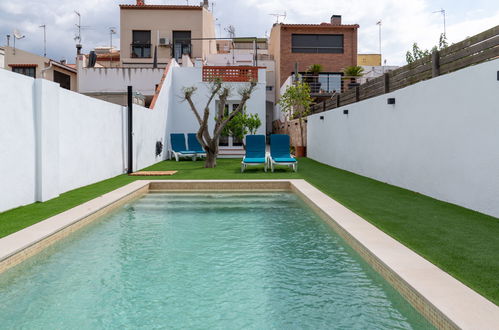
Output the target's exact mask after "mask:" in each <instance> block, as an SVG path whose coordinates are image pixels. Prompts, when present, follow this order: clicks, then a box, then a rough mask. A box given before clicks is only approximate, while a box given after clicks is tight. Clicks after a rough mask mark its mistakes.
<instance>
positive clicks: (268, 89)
mask: <svg viewBox="0 0 499 330" xmlns="http://www.w3.org/2000/svg"><path fill="white" fill-rule="evenodd" d="M265 89H266V90H267V91H271V90H272V89H273V86H265Z"/></svg>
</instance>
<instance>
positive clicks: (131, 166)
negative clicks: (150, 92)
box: [127, 86, 133, 174]
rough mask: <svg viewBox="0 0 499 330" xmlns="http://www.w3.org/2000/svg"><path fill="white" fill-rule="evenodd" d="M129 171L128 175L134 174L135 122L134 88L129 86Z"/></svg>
mask: <svg viewBox="0 0 499 330" xmlns="http://www.w3.org/2000/svg"><path fill="white" fill-rule="evenodd" d="M127 91H128V169H127V173H128V174H130V173H132V172H133V154H132V153H133V133H132V132H133V122H132V109H133V93H132V86H128V90H127Z"/></svg>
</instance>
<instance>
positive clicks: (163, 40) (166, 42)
mask: <svg viewBox="0 0 499 330" xmlns="http://www.w3.org/2000/svg"><path fill="white" fill-rule="evenodd" d="M169 44H170V39H168V38H159V45H160V46H168V45H169Z"/></svg>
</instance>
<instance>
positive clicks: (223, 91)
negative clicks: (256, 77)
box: [183, 79, 257, 168]
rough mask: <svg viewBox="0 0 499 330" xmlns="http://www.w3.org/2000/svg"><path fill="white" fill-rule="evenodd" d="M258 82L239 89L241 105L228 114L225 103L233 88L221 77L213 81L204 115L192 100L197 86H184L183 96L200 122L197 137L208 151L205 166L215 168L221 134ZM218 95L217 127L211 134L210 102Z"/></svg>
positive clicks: (240, 110)
mask: <svg viewBox="0 0 499 330" xmlns="http://www.w3.org/2000/svg"><path fill="white" fill-rule="evenodd" d="M256 84H257V82H256V81H251V82H250V83H249V84H248V85H246V86H245V87H243V88H241V89H240V90H239V95H240V96H241V100H240V101H239V102H238V103H239V106H238V107H237V108H236V109H235V110H233V111H232V112H230V113H229V114H228V115H226V114H225V113H224V112H225V105H226V104H227V99H228V98H229V96H230V95H231V89H230V87H228V86H226V85H224V84H223V83H222V81H221V80H220V79H216V80H214V81H213V82H212V83H211V86H210V87H211V88H210V97H209V98H208V101H207V102H206V105H205V107H204V112H203V114H202V115H201V114H200V113H199V111H198V110H197V108H196V105H195V104H194V102H193V101H192V96H193V95H194V93H195V92H196V90H197V88H196V87H186V88H184V90H183V93H184V95H183V98H184V100H186V101H187V102H188V103H189V106H190V107H191V110H192V112H193V113H194V116H195V117H196V119H197V121H198V123H199V130H198V132H197V134H196V137H197V139H198V141H199V143H200V144H201V146H203V149H204V150H205V151H206V162H205V164H204V167H206V168H214V167H215V166H217V156H218V142H219V140H220V135H221V134H222V131H223V129H224V127H225V125H227V123H228V122H230V121H231V120H232V118H234V116H236V115H237V114H238V113H241V112H242V111H243V109H244V106H245V105H246V101H248V99H249V98H250V97H251V94H252V93H253V91H254V89H255V87H256ZM217 95H218V100H219V102H218V106H217V107H216V113H215V127H214V128H213V133H212V134H210V132H209V131H208V119H209V117H210V104H211V102H212V101H213V99H214V98H215V96H217Z"/></svg>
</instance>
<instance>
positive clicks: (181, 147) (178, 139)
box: [170, 133, 196, 162]
mask: <svg viewBox="0 0 499 330" xmlns="http://www.w3.org/2000/svg"><path fill="white" fill-rule="evenodd" d="M170 140H171V146H172V147H171V150H170V153H171V154H173V155H174V156H175V160H176V161H177V162H178V160H179V158H180V157H191V158H192V160H196V152H195V151H193V150H187V148H186V147H185V135H184V134H182V133H172V134H170Z"/></svg>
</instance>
